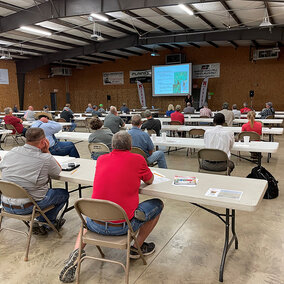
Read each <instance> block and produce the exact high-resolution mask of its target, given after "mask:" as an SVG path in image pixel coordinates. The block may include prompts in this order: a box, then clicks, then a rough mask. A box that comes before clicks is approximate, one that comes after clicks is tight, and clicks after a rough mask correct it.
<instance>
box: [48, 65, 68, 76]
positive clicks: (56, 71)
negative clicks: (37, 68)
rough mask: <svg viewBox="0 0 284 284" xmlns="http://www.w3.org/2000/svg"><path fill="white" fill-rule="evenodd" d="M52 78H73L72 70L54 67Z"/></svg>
mask: <svg viewBox="0 0 284 284" xmlns="http://www.w3.org/2000/svg"><path fill="white" fill-rule="evenodd" d="M51 76H72V69H71V68H66V67H52V68H51Z"/></svg>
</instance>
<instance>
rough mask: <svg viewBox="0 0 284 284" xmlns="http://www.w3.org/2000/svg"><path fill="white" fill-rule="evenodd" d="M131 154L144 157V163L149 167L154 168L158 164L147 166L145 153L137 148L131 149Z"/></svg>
mask: <svg viewBox="0 0 284 284" xmlns="http://www.w3.org/2000/svg"><path fill="white" fill-rule="evenodd" d="M130 152H131V153H135V154H139V155H141V156H143V157H144V159H145V160H146V163H147V165H148V166H149V167H154V166H156V165H157V164H158V163H153V164H149V162H148V157H147V155H146V153H145V152H144V151H143V150H142V149H141V148H139V147H132V148H131V150H130Z"/></svg>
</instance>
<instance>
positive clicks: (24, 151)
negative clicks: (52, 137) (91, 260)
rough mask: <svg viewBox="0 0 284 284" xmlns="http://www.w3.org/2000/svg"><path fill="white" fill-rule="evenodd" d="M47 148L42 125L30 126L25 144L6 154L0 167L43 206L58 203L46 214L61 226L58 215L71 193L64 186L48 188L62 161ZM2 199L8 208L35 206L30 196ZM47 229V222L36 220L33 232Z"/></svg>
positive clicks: (28, 210)
mask: <svg viewBox="0 0 284 284" xmlns="http://www.w3.org/2000/svg"><path fill="white" fill-rule="evenodd" d="M48 148H49V142H48V140H47V139H46V138H45V135H44V131H43V130H42V129H41V128H30V129H28V130H27V132H26V144H25V145H24V146H20V147H15V148H13V149H12V150H11V151H9V152H8V153H7V154H6V155H5V157H4V158H3V161H2V162H1V163H0V170H1V171H2V179H3V180H5V181H10V182H14V183H16V184H18V185H20V186H22V187H23V188H24V189H25V190H27V192H28V193H29V194H30V195H31V196H32V198H33V199H34V200H35V201H36V203H37V204H38V205H39V207H40V208H41V209H44V208H46V207H48V206H50V205H54V206H55V207H54V208H53V209H51V210H49V211H47V212H46V213H45V214H46V216H47V217H48V219H49V220H50V221H51V222H52V223H53V224H54V225H56V226H57V227H58V228H59V227H61V226H62V225H63V224H64V222H65V220H64V219H62V220H63V222H62V223H61V224H58V221H57V220H56V216H57V215H58V213H59V211H60V210H61V209H62V208H63V206H64V205H65V204H66V202H67V201H68V198H69V193H68V191H67V190H65V189H61V188H54V189H52V188H48V183H49V178H50V177H58V175H59V174H60V172H61V167H60V165H59V164H58V162H57V161H56V160H55V158H54V157H53V156H52V155H51V154H50V152H49V150H48ZM1 199H2V206H3V208H4V210H5V211H7V212H10V213H15V214H19V215H25V214H30V213H31V212H32V210H33V204H32V203H31V202H30V200H29V199H20V198H16V199H13V198H8V197H5V196H3V195H2V197H1ZM38 221H40V222H46V220H45V219H44V218H43V217H42V216H40V217H38ZM46 229H47V226H39V224H38V223H35V226H34V227H33V232H34V233H35V234H46V233H47V231H46Z"/></svg>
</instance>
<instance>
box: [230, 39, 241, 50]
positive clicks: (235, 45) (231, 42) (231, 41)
mask: <svg viewBox="0 0 284 284" xmlns="http://www.w3.org/2000/svg"><path fill="white" fill-rule="evenodd" d="M229 43H230V44H231V45H233V46H234V47H235V48H238V47H239V45H238V44H237V43H235V42H234V41H233V40H229Z"/></svg>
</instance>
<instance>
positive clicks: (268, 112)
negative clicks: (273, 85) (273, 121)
mask: <svg viewBox="0 0 284 284" xmlns="http://www.w3.org/2000/svg"><path fill="white" fill-rule="evenodd" d="M274 114H275V111H274V108H273V107H271V108H264V109H263V110H262V111H261V113H260V115H261V118H262V119H263V118H266V117H267V116H269V115H274Z"/></svg>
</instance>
